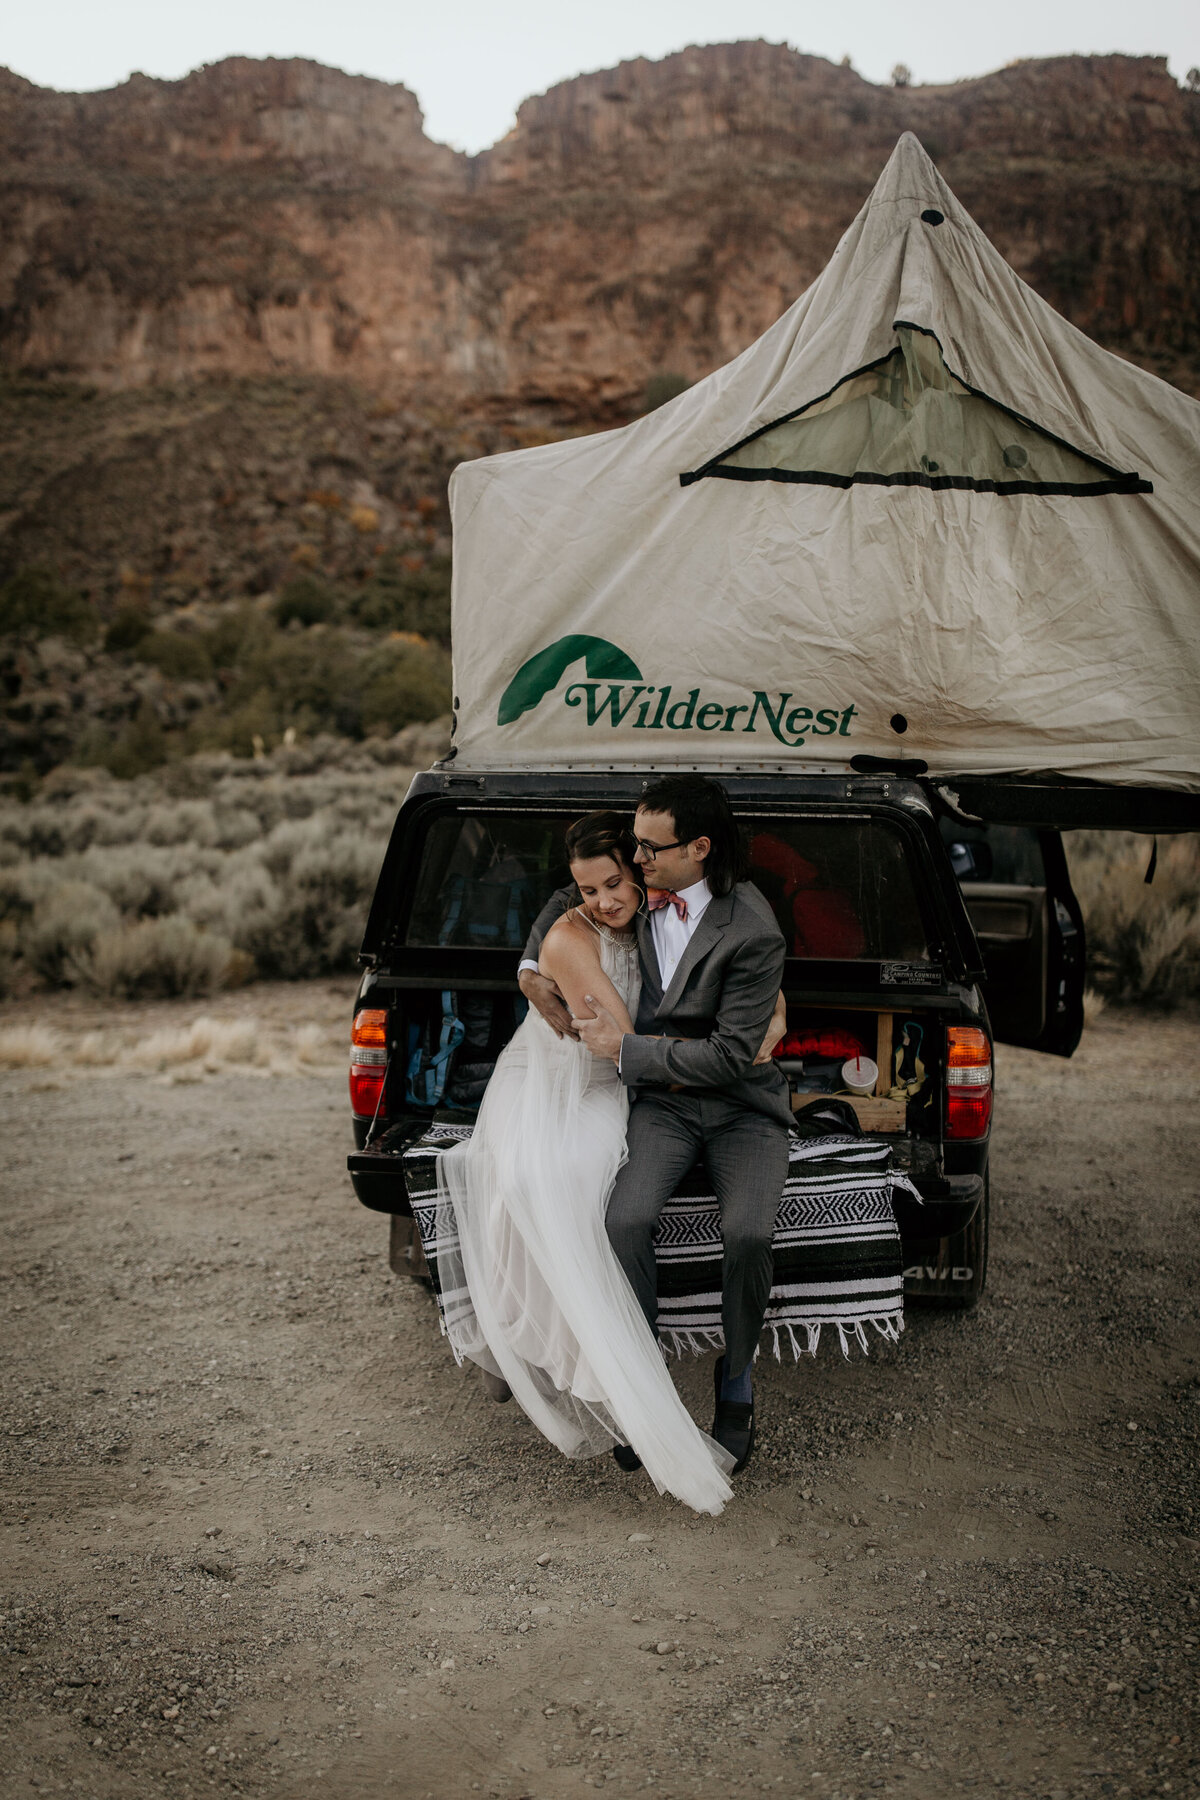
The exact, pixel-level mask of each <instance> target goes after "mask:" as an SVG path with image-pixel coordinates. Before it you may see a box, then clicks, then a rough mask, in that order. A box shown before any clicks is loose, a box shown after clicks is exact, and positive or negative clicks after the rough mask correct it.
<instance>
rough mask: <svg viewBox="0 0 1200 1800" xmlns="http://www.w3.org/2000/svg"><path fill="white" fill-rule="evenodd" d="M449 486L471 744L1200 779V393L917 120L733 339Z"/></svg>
mask: <svg viewBox="0 0 1200 1800" xmlns="http://www.w3.org/2000/svg"><path fill="white" fill-rule="evenodd" d="M451 504H452V512H453V519H454V538H455V554H454V600H453V638H454V668H455V676H454V679H455V693H456V696H457V702H458V705H457V724H456V739H455V742H456V755H457V764H456V766H458V767H463V766H464V765H465V766H466V767H468V768H471V769H479V770H486V769H512V768H529V769H547V768H562V767H573V768H581V767H591V768H614V767H615V768H643V769H647V768H648V769H665V768H668V767H672V766H697V767H701V768H705V767H708V768H715V767H726V768H728V767H730V766H733V765H736V766H740V767H746V768H754V767H759V768H779V767H781V766H782V767H785V768H788V769H796V770H799V769H808V770H814V771H815V770H821V769H823V770H828V769H840V768H844V767H845V766H846V765H847V764H848V762H849V760H850V758H851V757H852V756H857V755H863V754H866V755H868V756H877V757H886V758H896V757H905V758H918V759H921V760H923V761H924V762H926V763H927V764H928V767H929V770H930V772H931V773H932V774H934V775H937V776H947V777H952V776H955V775H965V774H977V775H990V774H997V773H1001V772H1003V773H1034V774H1039V773H1044V772H1049V771H1055V772H1061V773H1062V774H1065V775H1067V776H1069V777H1086V778H1090V779H1092V780H1096V781H1101V782H1107V783H1120V784H1131V785H1134V786H1138V785H1140V786H1153V787H1157V788H1160V789H1174V790H1175V791H1176V792H1181V793H1196V792H1200V404H1197V403H1196V402H1195V401H1193V400H1190V399H1188V398H1187V397H1186V396H1185V395H1183V394H1181V393H1179V392H1178V391H1177V390H1175V389H1174V388H1171V387H1169V386H1168V385H1167V384H1166V383H1164V382H1162V381H1159V380H1157V379H1156V378H1155V377H1154V376H1152V375H1148V374H1146V373H1145V372H1144V371H1142V370H1141V369H1138V368H1135V367H1133V366H1132V365H1131V364H1129V363H1126V362H1123V361H1122V360H1121V359H1120V358H1118V357H1116V356H1113V355H1111V354H1109V353H1108V352H1106V351H1104V350H1101V349H1100V348H1099V347H1098V346H1097V345H1095V344H1093V343H1091V342H1090V341H1089V340H1088V339H1087V338H1086V337H1084V336H1083V335H1082V334H1081V333H1080V332H1078V331H1076V330H1075V329H1074V328H1073V327H1072V326H1071V325H1069V324H1067V322H1066V321H1065V320H1064V319H1062V318H1060V317H1059V315H1058V314H1057V313H1055V312H1054V311H1053V309H1052V308H1051V307H1049V306H1048V305H1047V304H1046V303H1045V302H1044V301H1043V300H1041V299H1040V298H1039V297H1038V295H1037V294H1035V293H1034V292H1033V291H1032V289H1030V288H1029V287H1027V286H1026V285H1025V283H1024V282H1022V281H1021V280H1020V279H1019V278H1018V277H1017V276H1016V275H1015V274H1014V273H1013V271H1012V270H1011V269H1010V268H1009V267H1008V265H1007V264H1006V263H1005V262H1004V260H1003V259H1002V258H1001V256H1000V255H999V254H998V252H997V251H996V250H994V249H993V248H992V246H991V244H990V243H989V242H988V240H987V239H986V237H985V236H984V235H983V233H982V232H981V231H980V230H979V228H978V227H977V226H976V225H975V224H974V222H973V221H972V220H971V218H970V217H969V216H968V215H967V213H966V212H965V211H964V210H963V208H962V207H961V206H960V205H959V203H958V201H957V200H956V199H955V198H954V195H953V194H952V193H951V192H950V190H949V189H948V188H947V186H946V184H945V183H944V182H943V181H942V179H941V177H940V176H939V175H938V173H937V171H936V169H935V168H934V166H933V164H932V163H931V162H930V160H929V158H928V157H927V156H926V155H925V152H924V151H923V150H922V148H921V146H920V144H919V143H918V142H917V140H916V139H915V138H914V137H912V136H911V135H906V136H905V137H903V138H901V140H900V142H899V144H898V145H897V147H896V150H895V152H894V153H893V155H892V157H891V160H890V161H889V163H888V165H887V167H886V169H885V170H884V172H883V174H882V175H881V177H880V179H879V182H878V184H877V185H876V187H875V189H874V191H873V192H872V194H871V195H870V198H869V199H868V200H867V202H866V204H865V206H864V207H863V209H862V211H861V212H860V213H859V215H858V217H857V218H856V219H855V221H854V223H853V224H852V225H851V226H850V228H849V230H848V231H847V232H846V234H845V236H844V237H843V239H842V241H841V243H840V244H839V245H838V248H837V250H836V252H835V253H834V256H833V258H832V260H831V261H830V263H829V265H828V267H827V268H826V269H825V271H824V272H823V274H822V275H821V276H820V277H819V278H818V280H817V281H815V282H814V283H813V285H812V287H810V288H809V290H808V291H807V293H805V294H804V295H802V296H801V298H800V299H799V300H797V301H796V303H795V305H794V306H792V307H791V309H790V310H789V311H788V312H787V313H785V314H784V316H783V318H781V319H780V320H779V321H778V323H777V324H775V325H774V326H772V328H771V329H770V330H769V331H767V332H766V333H765V334H764V335H763V336H762V337H761V338H760V339H759V340H758V341H757V343H754V344H752V345H751V346H750V348H749V349H748V350H746V351H744V352H743V354H742V355H741V356H739V357H737V358H736V359H735V361H733V362H732V363H730V364H728V365H727V366H726V367H725V368H723V369H719V370H717V371H716V373H715V374H713V375H710V376H708V377H707V378H706V379H705V380H703V381H700V382H698V383H697V384H696V386H695V387H693V388H691V389H689V390H688V391H687V392H686V393H684V394H682V395H680V397H679V398H678V399H676V400H673V401H671V402H670V403H669V404H667V405H666V406H663V407H661V408H660V409H659V410H658V411H656V412H654V413H652V414H650V415H649V416H648V417H646V418H643V419H640V420H638V421H636V422H635V423H634V424H632V425H629V426H626V427H624V428H623V429H621V430H618V431H609V432H604V433H601V434H599V435H596V436H590V437H583V438H576V439H573V440H569V441H566V442H563V443H557V444H549V445H545V446H542V447H538V448H535V449H531V450H523V451H516V452H513V453H511V454H508V455H503V456H494V457H487V458H483V459H481V460H479V461H476V462H470V463H464V464H462V465H461V466H460V467H459V468H458V469H457V470H456V471H455V474H454V477H453V480H452V482H451Z"/></svg>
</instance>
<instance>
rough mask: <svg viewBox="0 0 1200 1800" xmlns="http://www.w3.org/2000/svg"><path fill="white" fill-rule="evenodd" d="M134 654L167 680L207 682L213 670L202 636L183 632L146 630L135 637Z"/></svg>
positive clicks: (210, 655) (208, 651)
mask: <svg viewBox="0 0 1200 1800" xmlns="http://www.w3.org/2000/svg"><path fill="white" fill-rule="evenodd" d="M133 653H134V655H135V656H136V657H137V659H138V661H139V662H144V663H149V664H150V666H151V668H154V669H157V670H158V671H159V673H160V674H162V675H165V676H166V677H167V678H168V680H170V681H207V680H208V678H209V676H210V675H211V674H212V672H213V663H212V654H211V652H210V650H209V647H208V645H207V643H206V642H205V640H204V638H203V637H201V636H199V635H196V636H193V635H191V634H189V633H187V632H183V631H149V632H147V633H146V635H145V637H143V638H139V639H138V642H137V644H136V645H135V646H134V652H133Z"/></svg>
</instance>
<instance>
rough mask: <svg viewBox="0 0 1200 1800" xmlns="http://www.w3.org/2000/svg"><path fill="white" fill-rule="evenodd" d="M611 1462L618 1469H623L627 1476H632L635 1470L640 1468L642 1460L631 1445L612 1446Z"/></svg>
mask: <svg viewBox="0 0 1200 1800" xmlns="http://www.w3.org/2000/svg"><path fill="white" fill-rule="evenodd" d="M613 1461H614V1462H615V1463H616V1465H617V1467H618V1469H624V1471H625V1473H626V1474H627V1475H632V1474H633V1472H634V1470H635V1469H640V1468H641V1466H642V1459H641V1457H640V1456H639V1455H638V1453H637V1451H636V1450H635V1449H634V1447H633V1445H632V1444H614V1445H613Z"/></svg>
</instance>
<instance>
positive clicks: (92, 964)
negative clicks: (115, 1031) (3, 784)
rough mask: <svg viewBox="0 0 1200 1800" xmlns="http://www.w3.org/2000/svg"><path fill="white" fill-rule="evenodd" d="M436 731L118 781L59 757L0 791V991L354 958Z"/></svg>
mask: <svg viewBox="0 0 1200 1800" xmlns="http://www.w3.org/2000/svg"><path fill="white" fill-rule="evenodd" d="M446 742H447V736H446V730H445V727H444V726H442V725H435V726H433V727H429V728H425V729H424V730H421V729H416V730H410V731H409V732H407V733H402V734H400V735H399V736H398V737H396V738H393V739H392V740H390V741H387V742H382V741H381V742H379V743H376V744H372V745H370V746H356V745H351V744H347V743H345V742H342V741H339V740H335V739H324V740H317V741H316V742H314V743H310V744H308V745H306V746H304V747H303V748H298V747H297V748H289V749H281V750H279V751H276V752H275V753H274V754H273V755H270V756H262V757H258V758H255V759H252V760H248V759H238V758H235V757H231V756H229V755H212V756H200V757H192V758H189V759H188V761H187V762H185V763H180V764H175V765H172V766H171V767H169V768H165V769H160V770H158V771H156V772H155V773H153V774H149V775H143V776H141V777H139V778H138V779H136V780H134V781H131V782H124V781H119V780H116V779H114V778H113V777H112V776H111V775H109V774H107V773H106V772H104V771H102V770H97V769H70V768H66V769H60V770H57V771H54V772H53V773H52V774H51V775H50V776H48V777H47V778H46V779H45V780H44V781H43V782H41V783H40V784H39V787H38V790H37V793H36V795H35V796H34V798H33V799H31V800H30V801H28V802H26V803H25V804H21V803H19V802H16V801H12V800H10V801H8V802H5V803H3V804H0V992H6V991H11V989H12V988H13V986H14V984H19V983H20V982H21V981H22V980H24V981H25V982H26V983H28V982H30V981H36V982H39V983H41V984H43V985H45V986H49V987H79V988H81V989H84V990H87V991H90V992H92V993H96V994H109V995H113V996H116V997H124V998H151V997H155V996H169V995H180V996H189V995H199V994H206V993H211V992H213V991H214V990H215V989H217V988H221V987H228V986H231V985H236V984H240V983H242V982H244V981H248V980H251V979H253V978H254V977H255V976H256V975H258V976H265V977H271V978H276V979H302V978H305V977H311V976H316V975H327V974H340V973H344V972H346V971H348V970H351V969H353V968H354V966H355V956H356V953H357V950H358V946H359V943H360V941H361V938H362V931H363V925H364V922H365V919H366V913H367V907H368V905H369V903H370V899H371V895H372V893H373V892H374V888H375V882H376V878H377V876H378V873H379V867H380V864H381V862H382V860H383V853H384V851H385V849H386V848H387V841H388V836H389V833H390V831H391V827H392V823H393V821H394V819H395V816H396V812H397V809H398V807H399V805H400V802H401V800H402V799H403V797H404V793H405V791H406V789H407V786H408V782H409V779H410V777H411V773H412V769H413V767H414V766H417V765H422V766H426V765H428V763H429V762H430V761H432V760H433V759H434V758H435V757H436V756H438V755H440V754H441V752H442V751H443V750H444V748H445V746H446Z"/></svg>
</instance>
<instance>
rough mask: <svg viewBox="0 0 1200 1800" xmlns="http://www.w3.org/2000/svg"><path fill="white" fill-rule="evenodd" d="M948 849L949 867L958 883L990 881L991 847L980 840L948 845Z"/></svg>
mask: <svg viewBox="0 0 1200 1800" xmlns="http://www.w3.org/2000/svg"><path fill="white" fill-rule="evenodd" d="M948 848H949V851H950V867H951V868H952V869H953V870H954V873H955V874H956V875H957V877H958V879H959V880H960V881H990V880H991V879H992V846H991V845H990V844H988V843H985V842H984V841H983V839H982V838H979V839H976V840H974V841H973V842H971V843H957V844H950V845H949V846H948Z"/></svg>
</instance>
